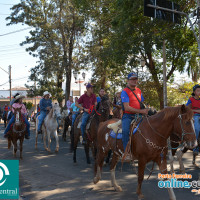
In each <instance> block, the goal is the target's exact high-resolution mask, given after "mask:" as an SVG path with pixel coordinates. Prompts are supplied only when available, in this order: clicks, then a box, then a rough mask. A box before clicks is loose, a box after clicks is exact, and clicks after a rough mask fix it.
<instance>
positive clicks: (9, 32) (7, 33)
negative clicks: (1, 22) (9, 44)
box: [0, 27, 31, 36]
mask: <svg viewBox="0 0 200 200" xmlns="http://www.w3.org/2000/svg"><path fill="white" fill-rule="evenodd" d="M28 29H31V27H29V28H24V29H19V30H17V31H13V32H9V33H5V34H2V35H0V36H6V35H10V34H13V33H18V32H21V31H25V30H28Z"/></svg>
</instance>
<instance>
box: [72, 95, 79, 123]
mask: <svg viewBox="0 0 200 200" xmlns="http://www.w3.org/2000/svg"><path fill="white" fill-rule="evenodd" d="M76 102H78V97H75V103H72V105H71V110H72V126H73V125H74V122H75V119H76V117H77V116H78V114H79V113H80V112H79V110H80V108H78V107H77V106H76Z"/></svg>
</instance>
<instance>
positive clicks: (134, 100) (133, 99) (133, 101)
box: [124, 87, 142, 114]
mask: <svg viewBox="0 0 200 200" xmlns="http://www.w3.org/2000/svg"><path fill="white" fill-rule="evenodd" d="M124 91H125V92H126V93H127V95H128V97H129V106H130V107H132V108H135V109H140V103H139V101H138V100H137V98H138V99H139V100H140V101H141V95H142V92H141V90H140V89H139V88H137V87H136V88H135V90H134V91H133V92H134V93H135V94H136V96H137V98H136V97H135V95H134V94H133V92H132V91H131V90H130V89H129V88H127V87H126V88H124ZM124 113H128V114H132V113H131V112H128V111H124Z"/></svg>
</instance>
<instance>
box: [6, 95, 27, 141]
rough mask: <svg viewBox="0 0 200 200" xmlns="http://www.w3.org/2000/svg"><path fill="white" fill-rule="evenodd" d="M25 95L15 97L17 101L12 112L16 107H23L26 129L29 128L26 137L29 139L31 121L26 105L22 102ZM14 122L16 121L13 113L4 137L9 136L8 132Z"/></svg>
mask: <svg viewBox="0 0 200 200" xmlns="http://www.w3.org/2000/svg"><path fill="white" fill-rule="evenodd" d="M24 97H25V96H22V95H20V94H19V95H17V96H16V97H15V102H14V103H13V105H12V112H13V113H14V109H13V108H20V107H21V113H22V115H23V116H24V121H25V123H26V130H27V134H26V135H25V138H26V139H29V138H30V124H29V122H28V120H27V110H26V107H25V105H24V104H23V103H22V99H23V98H24ZM14 122H15V116H14V115H13V116H12V118H11V119H10V121H9V124H8V125H7V127H6V130H5V131H4V137H5V138H6V137H8V134H7V133H8V131H9V130H10V126H11V124H13V123H14Z"/></svg>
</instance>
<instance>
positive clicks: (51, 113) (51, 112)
mask: <svg viewBox="0 0 200 200" xmlns="http://www.w3.org/2000/svg"><path fill="white" fill-rule="evenodd" d="M48 115H49V117H50V118H52V117H53V107H52V108H51V110H50V112H49V114H48Z"/></svg>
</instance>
